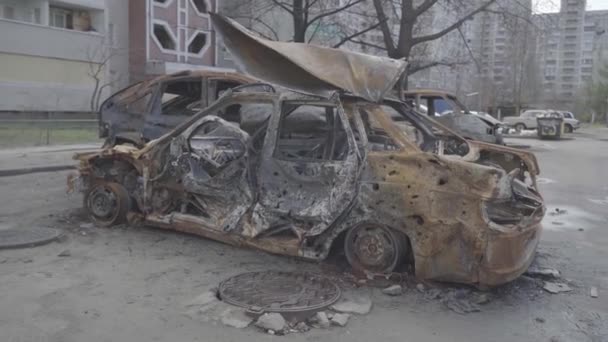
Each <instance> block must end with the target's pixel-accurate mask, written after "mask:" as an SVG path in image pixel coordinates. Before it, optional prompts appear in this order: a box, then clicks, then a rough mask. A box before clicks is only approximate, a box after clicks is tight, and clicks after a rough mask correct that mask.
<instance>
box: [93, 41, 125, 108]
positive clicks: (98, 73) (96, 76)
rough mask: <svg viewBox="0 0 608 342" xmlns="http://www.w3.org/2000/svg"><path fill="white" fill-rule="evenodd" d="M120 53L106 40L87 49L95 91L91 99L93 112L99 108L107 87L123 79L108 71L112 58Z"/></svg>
mask: <svg viewBox="0 0 608 342" xmlns="http://www.w3.org/2000/svg"><path fill="white" fill-rule="evenodd" d="M119 54H120V52H119V51H118V50H117V49H114V48H113V47H112V46H111V45H110V44H105V43H104V42H102V43H100V44H99V45H97V46H89V47H88V48H87V50H86V56H87V62H88V70H87V75H88V76H89V77H90V78H91V80H92V81H93V92H92V94H91V98H90V99H89V106H90V110H91V112H96V111H97V110H99V105H100V103H101V100H102V97H103V94H104V91H105V89H107V88H109V87H112V86H114V85H115V84H117V83H118V82H120V81H121V75H112V74H111V73H110V72H109V71H108V68H109V64H110V60H111V59H112V58H114V57H116V56H118V55H119Z"/></svg>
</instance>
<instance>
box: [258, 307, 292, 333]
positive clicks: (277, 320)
mask: <svg viewBox="0 0 608 342" xmlns="http://www.w3.org/2000/svg"><path fill="white" fill-rule="evenodd" d="M286 324H287V322H286V321H285V318H283V315H281V314H279V313H274V312H273V313H265V314H263V315H261V316H260V317H258V319H257V320H256V321H255V326H256V327H258V328H262V329H264V330H267V331H274V332H279V331H282V330H283V329H285V327H286Z"/></svg>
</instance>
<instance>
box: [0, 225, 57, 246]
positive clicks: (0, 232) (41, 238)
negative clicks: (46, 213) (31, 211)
mask: <svg viewBox="0 0 608 342" xmlns="http://www.w3.org/2000/svg"><path fill="white" fill-rule="evenodd" d="M60 236H61V231H59V230H57V229H53V228H44V227H30V228H18V229H0V249H7V248H26V247H33V246H38V245H42V244H45V243H49V242H51V241H53V240H56V239H57V238H59V237H60Z"/></svg>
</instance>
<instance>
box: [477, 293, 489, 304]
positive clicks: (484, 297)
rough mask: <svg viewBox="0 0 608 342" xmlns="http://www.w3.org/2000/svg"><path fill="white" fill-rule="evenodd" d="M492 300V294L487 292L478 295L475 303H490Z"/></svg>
mask: <svg viewBox="0 0 608 342" xmlns="http://www.w3.org/2000/svg"><path fill="white" fill-rule="evenodd" d="M489 302H490V296H489V295H488V294H487V293H482V294H479V295H477V298H475V304H479V305H483V304H488V303H489Z"/></svg>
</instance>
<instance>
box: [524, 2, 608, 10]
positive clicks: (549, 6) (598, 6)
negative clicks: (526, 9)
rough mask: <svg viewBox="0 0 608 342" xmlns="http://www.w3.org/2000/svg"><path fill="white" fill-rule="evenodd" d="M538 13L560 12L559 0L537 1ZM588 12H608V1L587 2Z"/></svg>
mask: <svg viewBox="0 0 608 342" xmlns="http://www.w3.org/2000/svg"><path fill="white" fill-rule="evenodd" d="M535 2H536V6H537V7H538V8H537V10H538V12H541V13H549V12H557V11H559V2H560V1H559V0H535ZM587 9H588V10H608V0H587Z"/></svg>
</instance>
